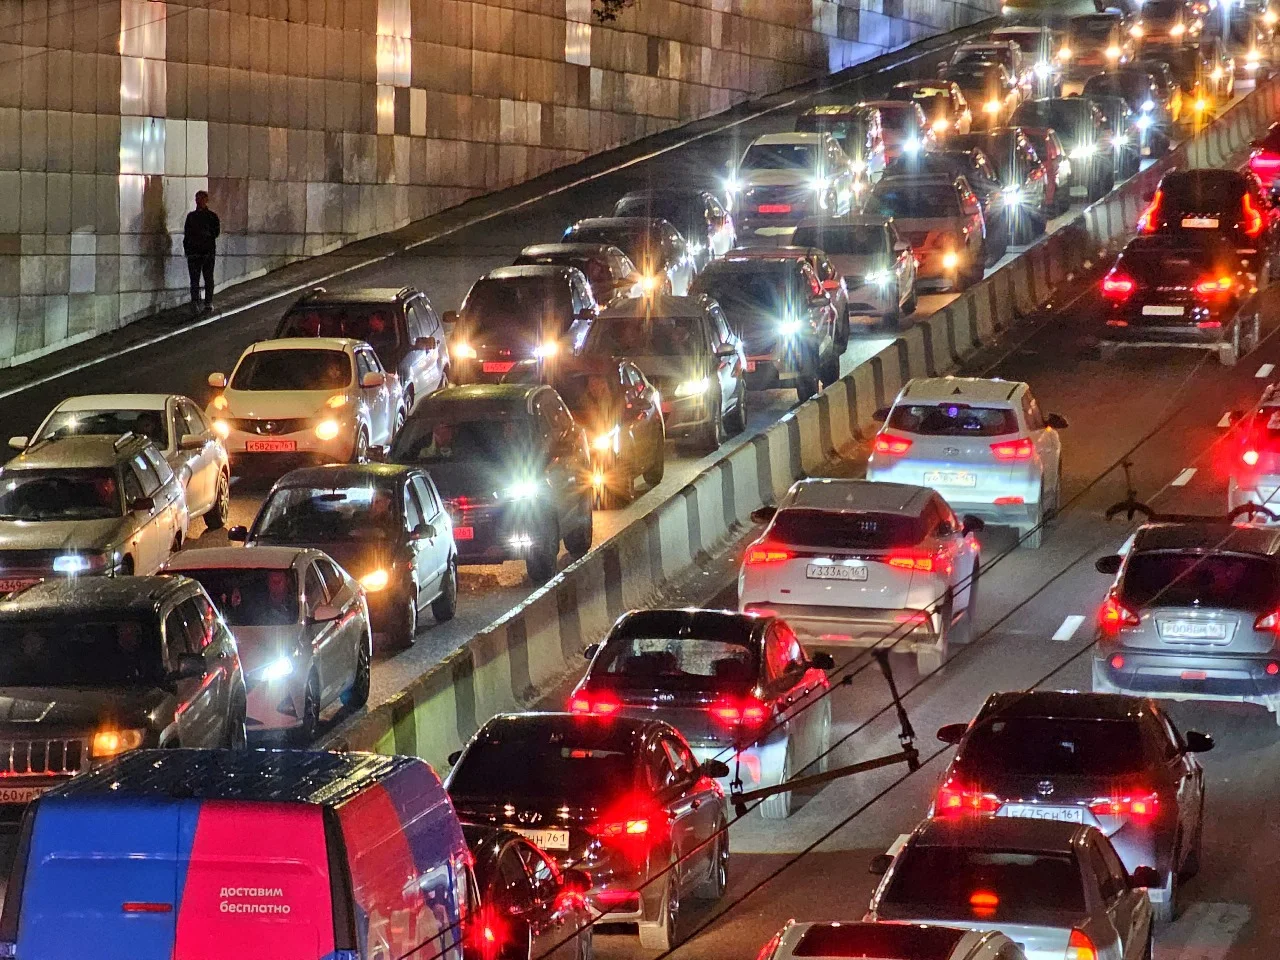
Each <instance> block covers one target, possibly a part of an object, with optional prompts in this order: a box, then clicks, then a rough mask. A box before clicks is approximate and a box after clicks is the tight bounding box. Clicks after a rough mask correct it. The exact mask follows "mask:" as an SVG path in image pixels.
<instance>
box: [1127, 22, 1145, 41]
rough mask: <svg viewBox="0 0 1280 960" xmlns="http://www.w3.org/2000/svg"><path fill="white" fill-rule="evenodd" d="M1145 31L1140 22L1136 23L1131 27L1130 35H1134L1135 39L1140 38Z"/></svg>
mask: <svg viewBox="0 0 1280 960" xmlns="http://www.w3.org/2000/svg"><path fill="white" fill-rule="evenodd" d="M1143 33H1145V31H1144V30H1143V29H1142V25H1141V24H1139V23H1135V24H1134V25H1133V26H1132V27H1130V28H1129V36H1131V37H1133V39H1135V40H1140V39H1141V38H1142V34H1143Z"/></svg>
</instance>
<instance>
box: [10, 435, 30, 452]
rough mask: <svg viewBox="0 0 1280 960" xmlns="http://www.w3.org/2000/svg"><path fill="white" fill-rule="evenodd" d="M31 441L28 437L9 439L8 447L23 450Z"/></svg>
mask: <svg viewBox="0 0 1280 960" xmlns="http://www.w3.org/2000/svg"><path fill="white" fill-rule="evenodd" d="M30 441H31V438H30V437H10V438H9V446H10V447H12V448H13V449H14V450H25V449H27V444H28V443H29V442H30Z"/></svg>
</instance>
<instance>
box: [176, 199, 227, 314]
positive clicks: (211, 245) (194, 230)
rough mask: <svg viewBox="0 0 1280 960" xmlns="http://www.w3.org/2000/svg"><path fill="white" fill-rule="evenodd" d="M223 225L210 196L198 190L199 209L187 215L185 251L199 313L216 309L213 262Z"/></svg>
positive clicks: (183, 248) (184, 233)
mask: <svg viewBox="0 0 1280 960" xmlns="http://www.w3.org/2000/svg"><path fill="white" fill-rule="evenodd" d="M221 232H222V223H221V221H219V220H218V215H217V214H216V213H214V212H213V211H212V210H210V209H209V194H208V193H206V192H205V191H204V190H197V191H196V208H195V209H194V210H192V211H191V212H190V213H188V214H187V222H186V224H185V225H184V226H183V228H182V252H183V253H185V254H186V255H187V272H188V273H190V274H191V302H192V304H194V305H195V308H196V309H197V310H198V311H201V312H204V313H207V312H208V311H210V310H212V309H213V262H214V257H215V256H216V255H217V252H218V234H220V233H221ZM201 277H203V278H204V302H203V303H202V302H201V300H200V278H201Z"/></svg>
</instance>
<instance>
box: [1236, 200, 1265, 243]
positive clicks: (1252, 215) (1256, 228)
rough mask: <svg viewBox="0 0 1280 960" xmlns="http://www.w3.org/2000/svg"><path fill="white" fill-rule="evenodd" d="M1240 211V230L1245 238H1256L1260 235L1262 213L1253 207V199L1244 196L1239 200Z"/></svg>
mask: <svg viewBox="0 0 1280 960" xmlns="http://www.w3.org/2000/svg"><path fill="white" fill-rule="evenodd" d="M1240 206H1241V210H1242V212H1243V214H1244V222H1243V223H1242V224H1241V226H1240V229H1242V230H1243V231H1244V235H1245V236H1246V237H1250V238H1253V237H1256V236H1258V234H1260V233H1262V213H1261V211H1259V210H1258V208H1257V207H1255V206H1254V205H1253V197H1251V196H1249V194H1247V193H1246V194H1245V195H1244V196H1243V197H1242V198H1241V200H1240Z"/></svg>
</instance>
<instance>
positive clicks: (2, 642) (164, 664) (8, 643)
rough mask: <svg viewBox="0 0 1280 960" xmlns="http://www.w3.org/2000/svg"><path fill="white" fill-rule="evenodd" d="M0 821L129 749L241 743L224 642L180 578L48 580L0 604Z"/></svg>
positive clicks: (239, 696) (227, 638) (240, 680)
mask: <svg viewBox="0 0 1280 960" xmlns="http://www.w3.org/2000/svg"><path fill="white" fill-rule="evenodd" d="M0 676H3V678H4V681H3V683H4V685H3V686H0V700H3V702H4V703H5V704H7V705H8V706H7V708H6V711H5V718H4V719H3V720H2V721H0V823H5V822H12V821H14V820H17V819H18V816H19V815H20V814H21V808H22V806H23V805H25V804H26V803H28V802H29V801H31V800H33V799H35V798H36V797H37V796H38V795H39V794H40V793H42V792H43V791H44V790H47V789H48V788H50V787H52V786H56V785H57V784H58V783H60V782H62V781H63V780H65V779H67V778H69V777H72V776H74V775H75V774H77V773H80V772H81V771H83V770H88V769H89V768H90V767H91V766H93V765H94V764H95V763H97V762H99V761H102V760H106V759H108V758H110V757H114V756H118V755H119V754H121V753H124V752H126V751H128V750H136V749H138V748H139V747H179V746H181V747H231V748H233V749H243V748H244V746H245V705H246V699H245V685H244V674H243V672H242V671H241V669H240V658H239V655H238V653H237V650H236V641H235V637H233V636H232V635H231V632H230V631H229V630H228V629H227V626H226V624H224V623H223V622H222V618H221V616H219V615H218V612H217V610H215V609H214V606H213V604H212V603H211V602H210V601H209V598H208V596H207V595H206V594H205V592H204V590H203V589H202V588H201V586H200V584H198V583H196V581H194V580H190V579H188V578H186V577H121V578H118V579H112V578H106V577H95V578H93V579H91V580H76V579H70V580H47V581H45V582H43V583H38V584H36V585H35V586H32V587H27V588H26V589H24V590H19V591H16V592H14V593H12V594H10V595H9V596H8V597H6V598H5V599H4V600H3V601H0Z"/></svg>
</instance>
